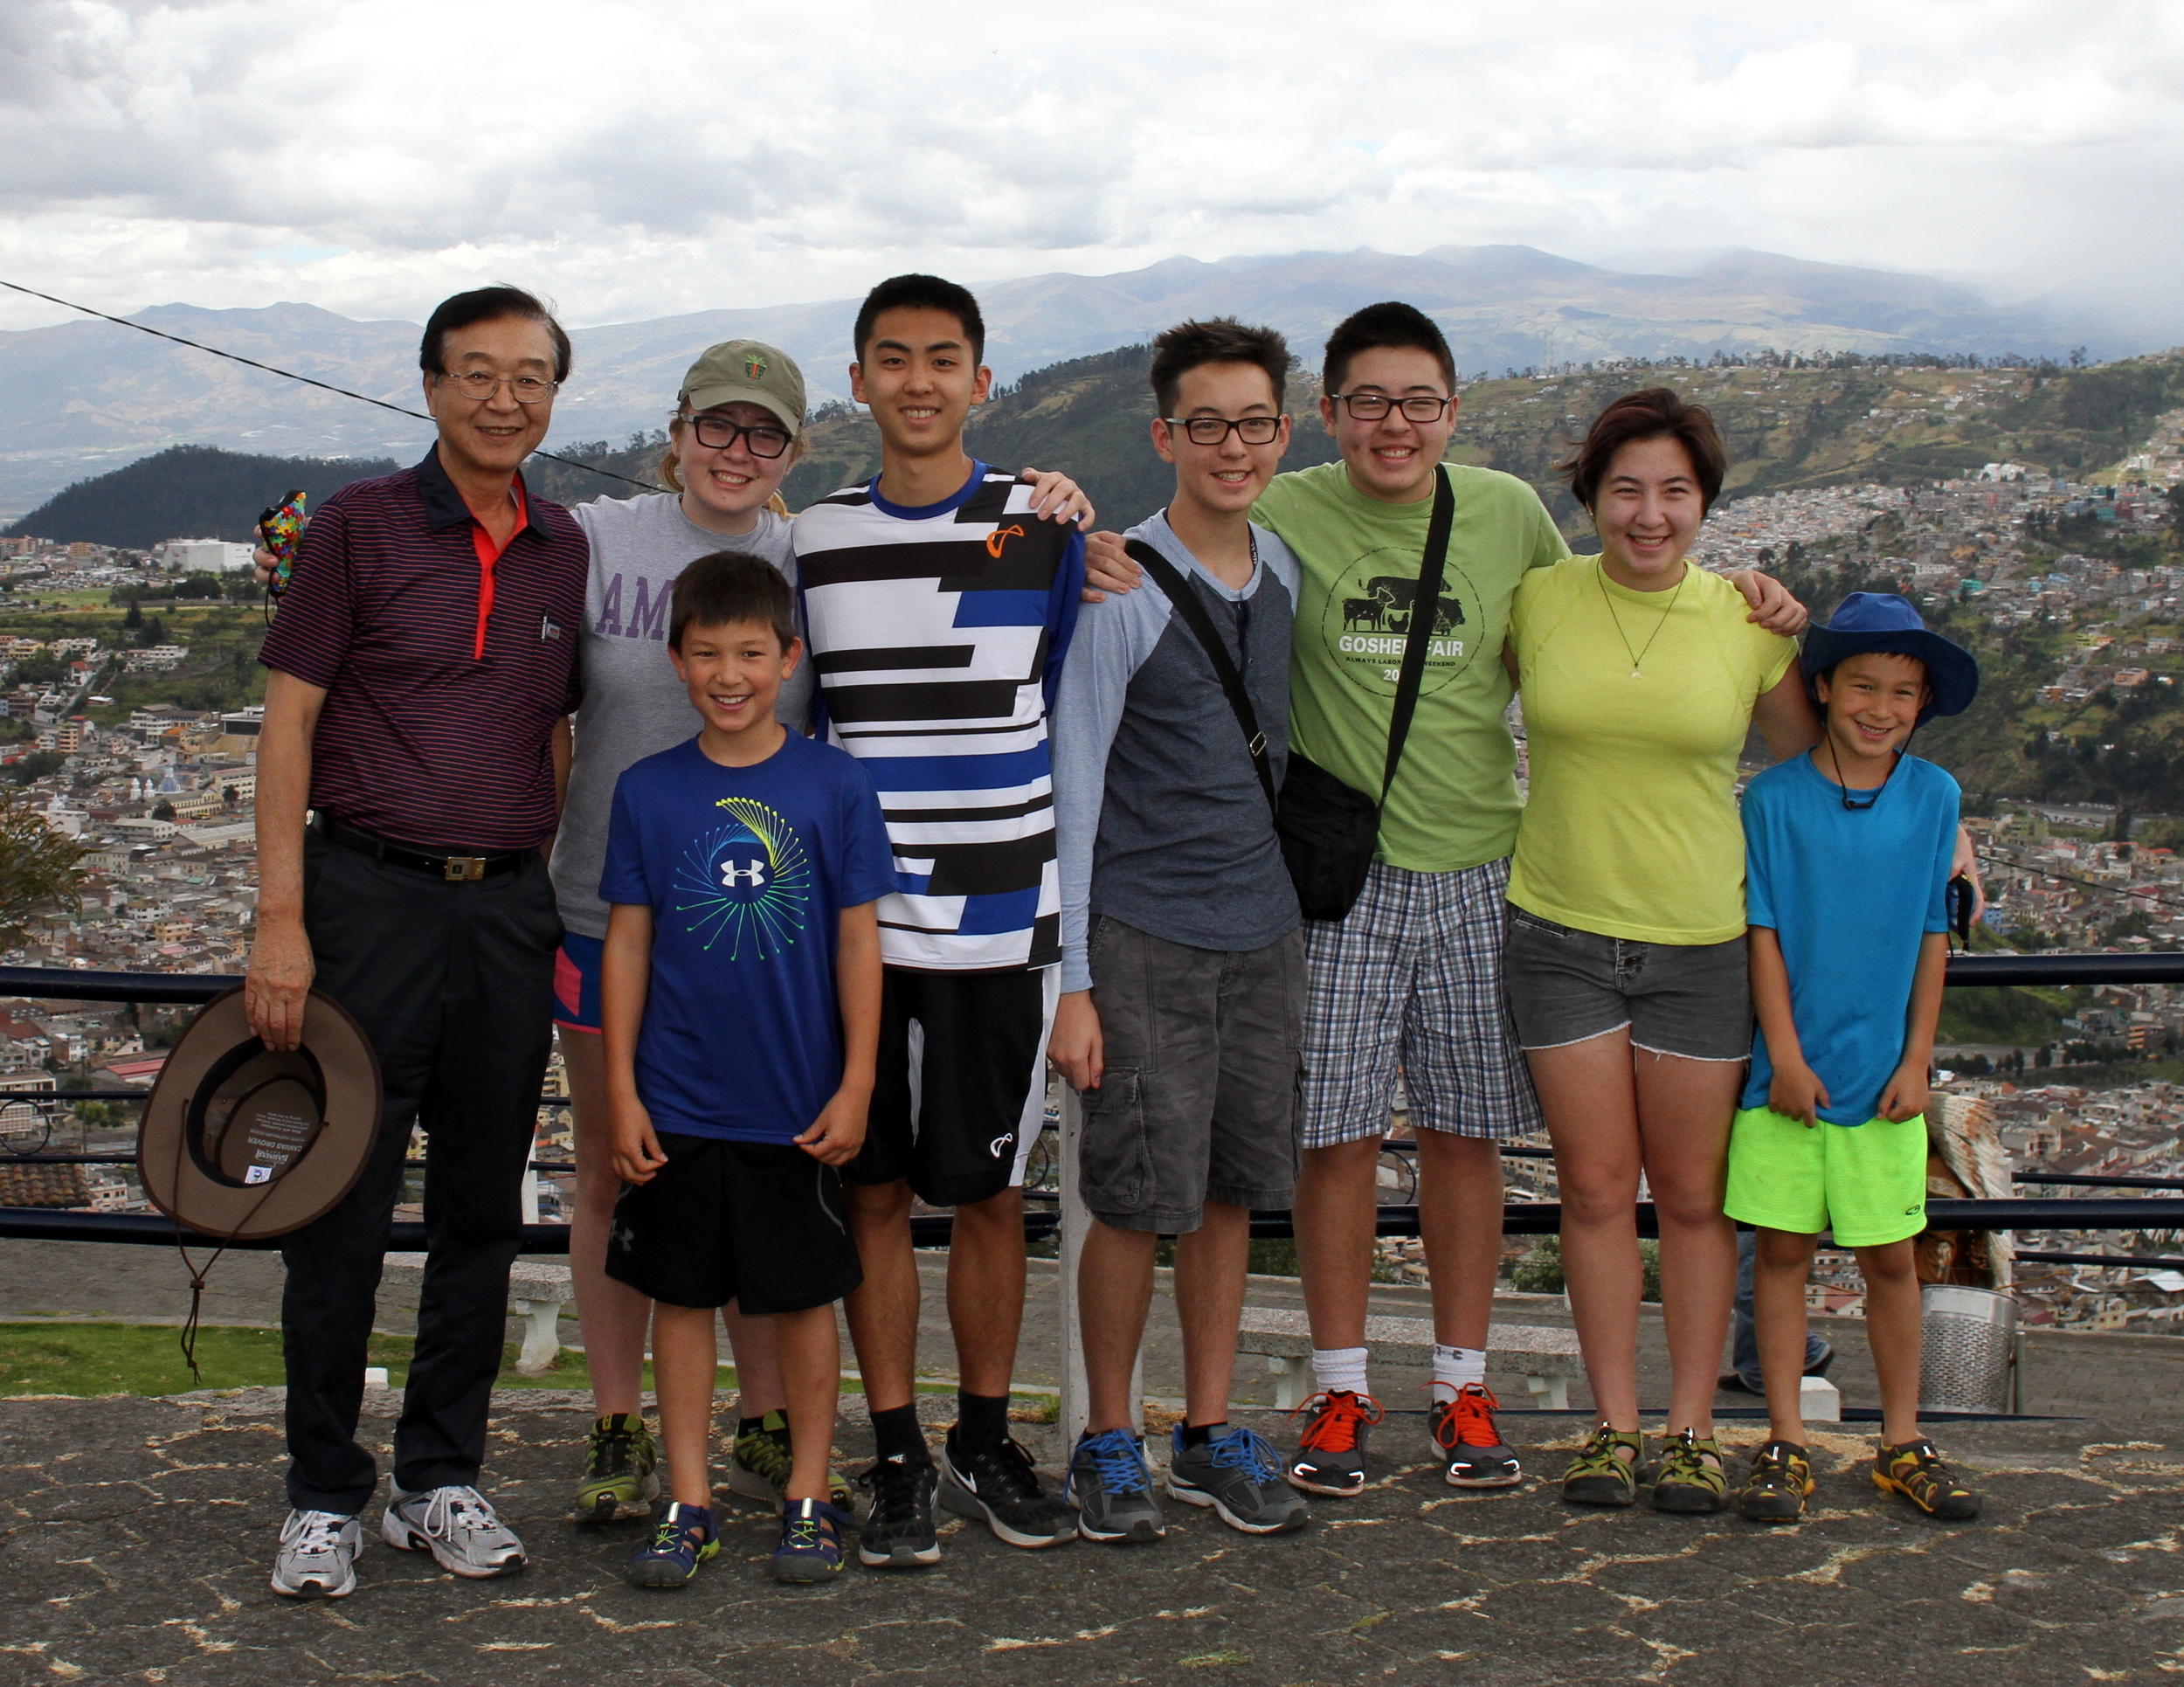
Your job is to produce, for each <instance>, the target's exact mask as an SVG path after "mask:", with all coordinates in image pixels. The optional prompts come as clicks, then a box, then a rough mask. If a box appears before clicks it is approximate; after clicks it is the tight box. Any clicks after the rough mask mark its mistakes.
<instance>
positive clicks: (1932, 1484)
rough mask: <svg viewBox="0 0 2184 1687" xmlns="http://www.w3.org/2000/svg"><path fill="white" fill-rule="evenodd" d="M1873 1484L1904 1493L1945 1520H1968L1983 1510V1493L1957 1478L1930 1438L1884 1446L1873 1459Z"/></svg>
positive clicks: (1911, 1500) (1896, 1492) (1885, 1492)
mask: <svg viewBox="0 0 2184 1687" xmlns="http://www.w3.org/2000/svg"><path fill="white" fill-rule="evenodd" d="M1873 1485H1874V1486H1875V1487H1876V1488H1878V1489H1879V1490H1881V1491H1882V1492H1883V1493H1884V1494H1901V1495H1902V1496H1903V1497H1904V1498H1905V1499H1907V1500H1909V1501H1910V1502H1911V1504H1913V1505H1916V1506H1917V1507H1918V1509H1919V1510H1920V1511H1924V1512H1925V1514H1926V1515H1927V1516H1928V1517H1930V1518H1940V1519H1941V1520H1942V1521H1943V1522H1944V1523H1969V1522H1970V1521H1971V1520H1972V1519H1973V1518H1976V1517H1977V1516H1979V1514H1980V1497H1979V1496H1978V1495H1977V1494H1975V1493H1973V1491H1972V1490H1970V1489H1969V1488H1966V1486H1965V1485H1964V1484H1963V1483H1960V1482H1959V1481H1958V1480H1957V1478H1956V1475H1955V1473H1954V1472H1953V1471H1952V1470H1951V1469H1949V1467H1948V1466H1947V1465H1946V1464H1945V1463H1943V1462H1942V1460H1941V1455H1940V1454H1939V1453H1937V1452H1936V1451H1935V1450H1934V1444H1933V1442H1930V1441H1924V1440H1922V1441H1907V1442H1904V1443H1903V1444H1902V1445H1901V1446H1899V1447H1883V1448H1881V1450H1880V1451H1879V1453H1877V1454H1876V1455H1875V1456H1874V1460H1873Z"/></svg>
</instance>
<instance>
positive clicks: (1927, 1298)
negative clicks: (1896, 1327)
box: [1918, 1283, 2018, 1412]
mask: <svg viewBox="0 0 2184 1687" xmlns="http://www.w3.org/2000/svg"><path fill="white" fill-rule="evenodd" d="M1919 1303H1920V1320H1921V1323H1922V1324H1923V1325H1924V1345H1923V1348H1922V1351H1921V1353H1920V1356H1919V1364H1918V1409H1919V1410H1920V1411H1922V1412H2015V1410H2016V1409H2017V1400H2018V1393H2017V1352H2018V1347H2017V1303H2016V1302H2015V1300H2013V1299H2011V1298H2010V1296H2008V1295H2001V1294H1997V1293H1995V1292H1994V1290H1993V1289H1967V1288H1966V1287H1964V1286H1963V1285H1962V1284H1960V1283H1927V1284H1926V1285H1925V1287H1924V1288H1922V1289H1920V1290H1919Z"/></svg>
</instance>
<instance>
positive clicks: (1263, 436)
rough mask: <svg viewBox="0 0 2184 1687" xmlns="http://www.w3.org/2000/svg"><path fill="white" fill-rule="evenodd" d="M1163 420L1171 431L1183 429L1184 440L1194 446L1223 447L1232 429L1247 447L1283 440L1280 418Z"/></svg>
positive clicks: (1184, 418)
mask: <svg viewBox="0 0 2184 1687" xmlns="http://www.w3.org/2000/svg"><path fill="white" fill-rule="evenodd" d="M1160 419H1161V420H1162V421H1164V422H1165V423H1166V424H1167V425H1169V426H1170V427H1172V428H1180V429H1182V430H1183V437H1184V438H1185V439H1188V440H1189V441H1190V442H1191V443H1192V445H1194V446H1217V445H1220V443H1221V442H1222V441H1223V440H1224V439H1227V438H1228V432H1229V430H1230V429H1231V428H1234V430H1235V431H1236V437H1237V438H1238V439H1241V440H1242V441H1243V442H1244V443H1245V444H1246V445H1248V446H1270V445H1272V444H1273V443H1274V442H1275V440H1276V439H1280V438H1281V437H1282V418H1280V417H1279V416H1239V417H1237V418H1235V419H1234V421H1231V420H1230V419H1229V418H1227V417H1225V416H1163V417H1162V418H1160Z"/></svg>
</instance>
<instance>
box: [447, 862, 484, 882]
mask: <svg viewBox="0 0 2184 1687" xmlns="http://www.w3.org/2000/svg"><path fill="white" fill-rule="evenodd" d="M440 875H441V876H442V877H444V878H445V879H446V881H447V882H448V883H450V884H471V883H473V882H476V881H477V880H480V879H482V878H484V877H485V875H486V858H485V857H484V856H483V855H450V856H449V857H448V858H447V860H446V863H445V864H444V865H443V866H442V867H441V868H440Z"/></svg>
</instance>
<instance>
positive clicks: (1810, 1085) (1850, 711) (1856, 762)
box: [1723, 591, 1980, 1523]
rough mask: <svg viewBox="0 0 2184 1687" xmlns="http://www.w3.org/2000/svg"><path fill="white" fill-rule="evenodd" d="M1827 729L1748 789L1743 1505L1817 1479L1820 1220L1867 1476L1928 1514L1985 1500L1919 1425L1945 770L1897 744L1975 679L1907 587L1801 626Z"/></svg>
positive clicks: (1766, 1517) (1869, 596) (1774, 1519)
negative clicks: (1750, 1019)
mask: <svg viewBox="0 0 2184 1687" xmlns="http://www.w3.org/2000/svg"><path fill="white" fill-rule="evenodd" d="M1804 669H1805V674H1806V676H1807V681H1808V683H1810V685H1811V686H1812V688H1813V692H1814V700H1815V702H1817V703H1818V705H1819V707H1820V709H1821V713H1822V715H1823V716H1824V717H1825V722H1826V732H1825V736H1822V737H1821V741H1820V743H1817V744H1815V745H1814V746H1813V748H1812V749H1811V750H1808V751H1807V752H1806V753H1805V754H1804V755H1802V756H1798V757H1794V758H1792V759H1791V760H1789V761H1787V762H1784V763H1781V764H1779V765H1778V766H1775V767H1772V768H1770V769H1768V770H1767V771H1766V772H1765V773H1762V774H1761V775H1760V776H1759V778H1756V779H1754V780H1753V781H1752V784H1751V785H1750V786H1749V787H1748V788H1747V789H1746V790H1745V798H1744V826H1745V902H1746V907H1747V909H1748V913H1747V918H1748V920H1749V922H1750V925H1751V944H1752V1004H1753V1006H1754V1008H1755V1010H1756V1011H1757V1013H1758V1015H1759V1034H1758V1036H1757V1037H1755V1038H1754V1039H1753V1041H1752V1073H1751V1077H1750V1079H1749V1081H1748V1082H1746V1084H1745V1091H1744V1096H1743V1098H1742V1101H1741V1103H1740V1110H1739V1111H1738V1114H1737V1117H1736V1123H1735V1125H1734V1127H1733V1129H1732V1131H1731V1137H1730V1146H1729V1184H1728V1192H1727V1195H1726V1198H1725V1200H1724V1203H1723V1205H1724V1207H1725V1209H1726V1210H1727V1212H1728V1213H1729V1216H1730V1217H1731V1218H1732V1219H1735V1220H1738V1222H1740V1223H1744V1224H1750V1225H1752V1226H1754V1227H1756V1228H1757V1229H1758V1231H1759V1248H1758V1255H1759V1257H1758V1269H1757V1273H1756V1276H1755V1278H1754V1292H1753V1301H1754V1310H1755V1312H1756V1314H1757V1317H1758V1323H1759V1362H1760V1369H1761V1371H1762V1372H1763V1373H1764V1374H1765V1376H1766V1396H1767V1415H1768V1419H1769V1425H1768V1431H1767V1433H1768V1439H1767V1441H1766V1443H1765V1444H1764V1445H1763V1446H1761V1447H1760V1448H1759V1451H1758V1452H1757V1454H1755V1455H1754V1456H1753V1460H1752V1474H1751V1477H1750V1480H1749V1481H1748V1483H1746V1485H1745V1490H1744V1493H1743V1496H1742V1497H1741V1500H1740V1509H1741V1510H1742V1511H1743V1513H1744V1515H1745V1517H1746V1518H1751V1519H1752V1521H1754V1522H1759V1523H1787V1522H1792V1521H1794V1520H1795V1519H1796V1518H1800V1517H1801V1516H1802V1515H1803V1514H1804V1510H1805V1500H1806V1497H1807V1495H1809V1494H1810V1493H1811V1492H1812V1490H1813V1477H1812V1468H1811V1464H1810V1462H1809V1461H1808V1460H1807V1455H1806V1449H1805V1428H1804V1423H1803V1421H1802V1419H1801V1417H1800V1412H1799V1384H1800V1378H1801V1375H1802V1373H1803V1371H1804V1368H1805V1283H1806V1280H1807V1276H1808V1275H1809V1273H1810V1271H1811V1269H1812V1261H1813V1248H1814V1243H1815V1242H1816V1241H1817V1240H1818V1238H1819V1235H1820V1234H1821V1232H1822V1231H1825V1230H1832V1231H1833V1232H1834V1233H1835V1243H1836V1245H1837V1246H1839V1247H1843V1248H1850V1249H1852V1250H1853V1251H1855V1252H1856V1255H1857V1257H1858V1265H1859V1269H1861V1270H1862V1271H1863V1273H1864V1276H1865V1283H1866V1331H1867V1336H1868V1339H1869V1341H1870V1345H1871V1348H1872V1352H1873V1363H1874V1369H1875V1370H1876V1372H1878V1374H1879V1379H1880V1385H1881V1406H1882V1417H1883V1423H1882V1434H1881V1446H1880V1449H1879V1453H1878V1455H1877V1456H1876V1459H1875V1461H1874V1466H1873V1480H1874V1482H1875V1483H1876V1485H1878V1486H1879V1487H1880V1488H1881V1489H1882V1490H1883V1491H1884V1492H1891V1493H1900V1494H1903V1495H1904V1496H1905V1497H1907V1498H1909V1499H1910V1500H1911V1503H1912V1504H1914V1505H1916V1506H1918V1509H1919V1510H1920V1511H1924V1512H1925V1513H1926V1514H1927V1515H1929V1516H1931V1517H1936V1518H1947V1519H1951V1520H1955V1521H1961V1520H1964V1519H1966V1518H1973V1517H1976V1516H1978V1515H1979V1509H1980V1501H1979V1497H1978V1495H1976V1494H1974V1493H1973V1492H1972V1491H1971V1490H1969V1489H1967V1488H1966V1487H1965V1486H1964V1484H1963V1483H1960V1482H1959V1481H1958V1480H1957V1478H1956V1477H1955V1476H1953V1475H1952V1473H1951V1472H1950V1470H1949V1469H1948V1467H1947V1466H1946V1464H1944V1463H1943V1462H1942V1461H1941V1458H1940V1456H1939V1454H1937V1453H1936V1452H1935V1450H1934V1448H1933V1445H1932V1442H1928V1441H1926V1440H1925V1438H1924V1437H1922V1436H1921V1435H1919V1433H1918V1368H1919V1292H1918V1273H1917V1272H1916V1270H1915V1269H1913V1266H1912V1261H1911V1242H1912V1238H1914V1237H1915V1236H1917V1235H1918V1233H1919V1232H1920V1231H1921V1230H1923V1229H1924V1228H1925V1223H1926V1124H1925V1109H1926V1101H1927V1089H1926V1079H1927V1070H1928V1067H1929V1064H1930V1062H1931V1061H1932V1055H1933V1042H1934V1030H1935V1026H1936V1023H1937V1021H1938V1020H1939V1018H1940V1013H1941V991H1942V981H1943V972H1944V969H1945V967H1946V964H1947V960H1948V935H1947V934H1948V927H1949V921H1948V913H1947V886H1948V882H1949V876H1950V865H1951V862H1952V859H1953V857H1954V854H1955V849H1956V838H1957V795H1958V793H1957V784H1956V781H1955V780H1954V779H1952V778H1950V777H1949V775H1948V774H1946V773H1945V772H1944V771H1942V770H1941V769H1940V768H1939V767H1936V766H1935V765H1934V764H1932V762H1928V761H1922V760H1921V759H1919V758H1918V757H1916V756H1912V755H1909V754H1907V753H1905V749H1904V746H1905V744H1906V743H1907V741H1908V740H1909V739H1910V737H1911V733H1912V732H1913V730H1914V729H1916V728H1917V727H1918V726H1919V725H1920V724H1921V723H1924V722H1925V721H1926V720H1928V719H1930V718H1931V717H1932V716H1936V715H1955V714H1958V713H1960V712H1961V711H1962V710H1963V709H1966V707H1968V706H1969V705H1970V703H1971V702H1972V699H1973V695H1975V694H1976V693H1977V692H1978V690H1979V684H1980V671H1979V665H1978V663H1977V662H1975V661H1974V660H1973V658H1972V656H1971V654H1970V653H1969V652H1967V651H1966V650H1964V649H1962V648H1961V647H1959V646H1957V645H1954V644H1952V643H1950V641H1949V640H1946V639H1944V638H1942V637H1941V636H1940V635H1939V634H1938V633H1932V632H1929V631H1928V630H1927V628H1926V626H1925V623H1924V622H1923V621H1922V620H1920V619H1919V616H1918V611H1917V610H1916V609H1914V608H1913V607H1912V606H1911V605H1910V604H1909V603H1907V602H1905V601H1904V599H1903V598H1899V597H1896V596H1894V595H1892V594H1889V593H1883V592H1870V591H1856V592H1853V593H1851V594H1850V595H1849V597H1848V598H1844V599H1843V601H1842V604H1841V605H1839V606H1838V607H1837V609H1836V611H1835V617H1834V619H1833V620H1832V621H1831V622H1830V623H1829V624H1828V626H1816V627H1814V628H1813V630H1812V631H1811V632H1810V633H1808V634H1807V637H1806V642H1805V651H1804Z"/></svg>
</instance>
